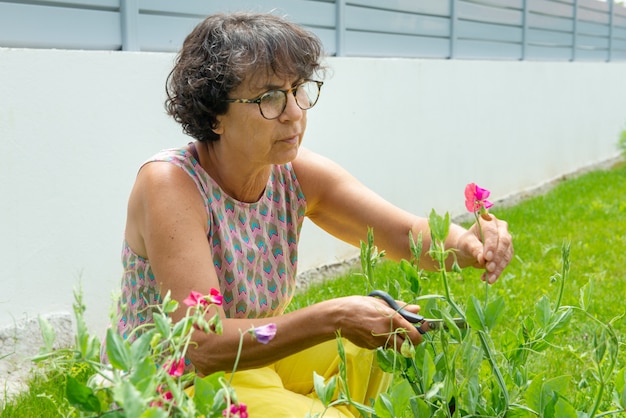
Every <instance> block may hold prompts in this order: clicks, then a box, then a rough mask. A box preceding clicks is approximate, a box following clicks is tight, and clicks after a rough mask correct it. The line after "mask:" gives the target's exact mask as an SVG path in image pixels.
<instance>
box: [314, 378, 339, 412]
mask: <svg viewBox="0 0 626 418" xmlns="http://www.w3.org/2000/svg"><path fill="white" fill-rule="evenodd" d="M313 387H314V388H315V393H316V394H317V397H318V398H319V400H320V401H321V402H322V403H323V404H324V406H326V407H328V405H329V404H330V403H331V402H332V400H333V396H335V389H337V376H336V375H335V376H333V377H331V378H330V379H329V380H328V383H325V382H324V377H323V376H320V375H319V374H317V372H315V371H314V372H313Z"/></svg>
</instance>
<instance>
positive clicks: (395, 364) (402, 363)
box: [376, 348, 406, 373]
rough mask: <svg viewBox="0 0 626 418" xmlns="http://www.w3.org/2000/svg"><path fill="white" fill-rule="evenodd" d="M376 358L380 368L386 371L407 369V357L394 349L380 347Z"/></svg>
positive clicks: (392, 371)
mask: <svg viewBox="0 0 626 418" xmlns="http://www.w3.org/2000/svg"><path fill="white" fill-rule="evenodd" d="M376 360H377V361H378V365H379V366H380V368H381V369H382V370H383V371H384V372H386V373H395V372H398V371H403V370H404V369H406V359H405V358H404V357H402V356H401V355H399V354H398V352H396V351H394V350H385V349H383V348H378V349H377V350H376Z"/></svg>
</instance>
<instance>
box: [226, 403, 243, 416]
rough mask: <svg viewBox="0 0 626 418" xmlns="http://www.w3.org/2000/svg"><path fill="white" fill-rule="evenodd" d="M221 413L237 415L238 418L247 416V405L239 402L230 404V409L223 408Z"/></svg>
mask: <svg viewBox="0 0 626 418" xmlns="http://www.w3.org/2000/svg"><path fill="white" fill-rule="evenodd" d="M237 414H239V415H237ZM222 415H223V416H225V417H233V418H234V417H237V416H239V418H248V407H247V406H246V404H244V403H241V402H240V403H239V405H231V406H230V409H224V410H223V411H222Z"/></svg>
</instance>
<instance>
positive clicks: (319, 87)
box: [224, 79, 324, 120]
mask: <svg viewBox="0 0 626 418" xmlns="http://www.w3.org/2000/svg"><path fill="white" fill-rule="evenodd" d="M305 83H315V84H317V98H316V99H315V102H313V104H312V105H311V106H309V107H307V108H306V109H305V108H303V107H302V106H300V103H298V97H297V96H296V92H297V90H298V87H300V86H301V85H303V84H305ZM323 85H324V82H323V81H317V80H309V79H305V80H302V81H301V82H300V83H298V84H296V85H294V86H293V87H291V88H290V89H287V90H283V89H272V90H268V91H266V92H265V93H262V94H261V95H259V96H258V97H257V98H255V99H224V102H225V103H256V105H257V106H259V113H261V116H263V118H265V119H267V120H274V119H278V118H279V117H280V115H282V114H283V112H284V111H285V109H286V108H287V99H288V97H287V95H288V94H289V93H291V94H293V98H294V99H295V100H296V104H297V105H298V107H299V108H300V109H302V110H309V109H311V108H312V107H313V106H315V105H316V104H317V101H318V100H319V98H320V93H321V92H322V86H323ZM275 91H280V92H281V93H283V94H284V95H285V104H284V105H283V108H282V110H281V111H280V113H278V115H276V116H275V117H273V118H268V117H267V116H265V115H264V114H263V111H262V110H261V99H262V98H263V96H265V95H266V94H268V93H272V92H275Z"/></svg>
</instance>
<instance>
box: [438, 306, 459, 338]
mask: <svg viewBox="0 0 626 418" xmlns="http://www.w3.org/2000/svg"><path fill="white" fill-rule="evenodd" d="M439 313H440V315H441V317H442V318H443V320H444V322H445V324H446V327H447V329H448V332H449V333H450V336H452V338H454V339H455V340H456V341H458V342H461V341H463V335H462V334H461V330H460V329H459V327H458V326H457V324H456V322H455V321H454V319H453V318H452V316H451V315H450V313H448V312H447V311H439Z"/></svg>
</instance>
